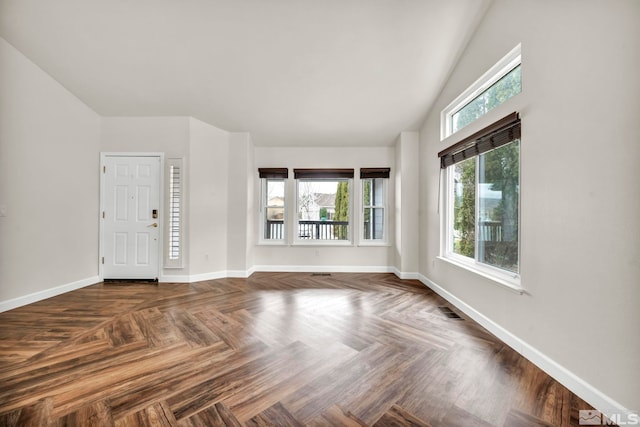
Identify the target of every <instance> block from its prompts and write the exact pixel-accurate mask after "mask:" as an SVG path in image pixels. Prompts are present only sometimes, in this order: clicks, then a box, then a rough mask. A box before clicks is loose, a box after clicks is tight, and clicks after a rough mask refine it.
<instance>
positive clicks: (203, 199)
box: [187, 119, 229, 275]
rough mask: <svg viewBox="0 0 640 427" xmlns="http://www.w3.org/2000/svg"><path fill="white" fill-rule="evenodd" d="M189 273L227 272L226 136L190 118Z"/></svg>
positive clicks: (227, 168) (227, 143)
mask: <svg viewBox="0 0 640 427" xmlns="http://www.w3.org/2000/svg"><path fill="white" fill-rule="evenodd" d="M189 158H190V160H189V168H188V169H187V174H188V176H189V183H190V185H189V195H188V197H189V203H188V208H187V209H188V211H187V215H188V222H189V249H188V251H189V257H190V258H189V259H190V262H189V273H190V274H191V275H195V274H207V273H212V272H221V271H225V270H227V263H228V259H227V220H228V208H229V206H228V204H227V198H228V175H229V133H228V132H226V131H223V130H220V129H218V128H216V127H213V126H211V125H209V124H207V123H204V122H201V121H199V120H196V119H190V156H189Z"/></svg>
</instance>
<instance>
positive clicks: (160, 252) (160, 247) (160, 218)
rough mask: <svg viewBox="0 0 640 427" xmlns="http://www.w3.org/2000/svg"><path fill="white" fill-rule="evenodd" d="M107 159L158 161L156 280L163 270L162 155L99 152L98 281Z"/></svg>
mask: <svg viewBox="0 0 640 427" xmlns="http://www.w3.org/2000/svg"><path fill="white" fill-rule="evenodd" d="M107 157H157V158H159V159H160V177H159V179H158V186H159V187H160V188H159V189H158V190H159V191H158V194H159V196H160V201H159V204H160V212H159V215H158V223H159V224H160V227H159V228H160V230H159V231H158V233H159V234H158V271H157V272H156V278H159V277H161V276H162V270H163V268H164V256H163V255H164V153H160V152H100V169H99V171H98V173H99V174H100V210H99V211H98V222H99V224H100V227H99V229H100V230H99V233H100V236H99V241H100V244H99V249H98V279H99V280H100V281H103V280H104V264H102V257H104V221H103V218H102V212H104V210H105V205H104V196H105V194H104V185H105V183H104V179H105V176H104V173H103V171H104V167H105V164H106V162H105V161H106V159H107Z"/></svg>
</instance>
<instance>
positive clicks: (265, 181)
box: [258, 177, 289, 245]
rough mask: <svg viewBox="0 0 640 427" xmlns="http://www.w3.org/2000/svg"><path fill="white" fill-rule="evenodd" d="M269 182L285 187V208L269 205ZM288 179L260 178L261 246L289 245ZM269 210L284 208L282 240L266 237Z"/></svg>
mask: <svg viewBox="0 0 640 427" xmlns="http://www.w3.org/2000/svg"><path fill="white" fill-rule="evenodd" d="M269 182H282V186H283V195H282V198H283V206H275V205H274V206H272V205H269V204H268V202H269V201H268V199H267V198H268V197H269V194H268V185H269ZM287 205H288V203H287V178H286V177H266V178H260V216H259V226H258V232H259V233H260V234H259V236H260V238H259V239H258V242H259V244H261V245H284V244H286V243H287V237H288V227H287V224H288V223H289V221H288V216H289V214H288V212H287V211H288V209H287ZM269 208H282V210H283V215H282V238H280V239H267V238H266V237H265V232H266V221H267V218H266V215H267V210H268V209H269Z"/></svg>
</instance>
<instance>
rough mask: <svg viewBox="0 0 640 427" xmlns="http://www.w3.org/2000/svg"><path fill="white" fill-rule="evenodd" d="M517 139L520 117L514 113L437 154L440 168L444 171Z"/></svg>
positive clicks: (518, 136)
mask: <svg viewBox="0 0 640 427" xmlns="http://www.w3.org/2000/svg"><path fill="white" fill-rule="evenodd" d="M519 138H520V115H519V114H518V113H516V112H514V113H511V114H509V115H508V116H506V117H503V118H502V119H500V120H498V121H496V122H494V123H492V124H490V125H489V126H487V127H485V128H484V129H481V130H479V131H478V132H476V133H474V134H473V135H471V136H468V137H467V138H464V139H463V140H462V141H459V142H456V143H455V144H453V145H452V146H450V147H449V148H446V149H444V150H442V151H441V152H439V153H438V157H439V158H440V167H441V168H443V169H444V168H446V167H448V166H451V165H453V164H456V163H458V162H461V161H463V160H466V159H469V158H471V157H474V156H478V155H480V154H482V153H486V152H487V151H489V150H493V149H494V148H498V147H500V146H502V145H506V144H508V143H510V142H511V141H513V140H515V139H519Z"/></svg>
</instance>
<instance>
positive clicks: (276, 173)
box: [258, 168, 289, 241]
mask: <svg viewBox="0 0 640 427" xmlns="http://www.w3.org/2000/svg"><path fill="white" fill-rule="evenodd" d="M258 172H259V175H260V178H261V179H262V191H261V195H262V196H261V202H260V205H261V210H260V211H261V227H260V230H261V237H262V240H264V241H284V239H285V235H286V226H285V215H286V212H285V206H286V204H285V200H286V199H285V188H286V186H285V182H286V179H287V177H288V175H289V170H288V169H286V168H261V169H259V170H258Z"/></svg>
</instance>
